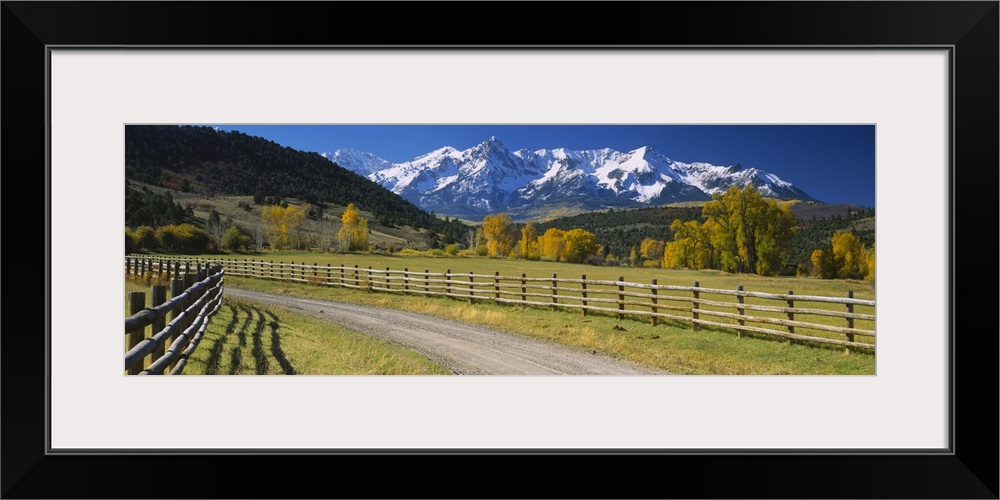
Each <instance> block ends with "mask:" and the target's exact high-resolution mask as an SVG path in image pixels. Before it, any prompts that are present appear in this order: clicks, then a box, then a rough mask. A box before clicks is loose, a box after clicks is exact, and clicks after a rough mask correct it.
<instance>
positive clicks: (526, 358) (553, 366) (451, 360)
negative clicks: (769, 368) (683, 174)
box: [225, 287, 669, 375]
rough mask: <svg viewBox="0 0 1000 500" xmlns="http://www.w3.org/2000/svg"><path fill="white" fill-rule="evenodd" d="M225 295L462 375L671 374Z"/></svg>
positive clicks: (474, 335) (398, 319) (550, 347)
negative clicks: (395, 348)
mask: <svg viewBox="0 0 1000 500" xmlns="http://www.w3.org/2000/svg"><path fill="white" fill-rule="evenodd" d="M225 293H226V295H227V296H229V297H238V298H243V299H247V300H253V301H257V302H262V303H265V304H275V305H280V306H283V307H286V308H289V309H292V310H297V311H300V312H302V313H304V314H308V315H311V316H315V317H318V318H323V319H326V320H329V321H331V322H334V323H337V324H339V325H342V326H344V327H346V328H348V329H350V330H354V331H356V332H360V333H363V334H366V335H370V336H372V337H376V338H379V339H382V340H385V341H388V342H391V343H394V344H398V345H402V346H406V347H408V348H410V349H413V350H415V351H417V352H420V353H422V354H423V355H425V356H427V357H428V358H430V359H432V360H434V361H436V362H437V363H439V364H441V366H444V367H445V368H447V369H449V370H451V371H452V372H453V373H455V374H460V375H669V373H668V372H665V371H660V370H657V369H655V368H646V367H641V366H636V365H633V364H630V363H626V362H624V361H621V360H618V359H615V358H612V357H610V356H607V355H603V354H599V353H596V352H592V351H585V350H582V349H577V348H572V347H568V346H562V345H558V344H554V343H550V342H545V341H542V340H537V339H533V338H530V337H526V336H522V335H513V334H509V333H504V332H501V331H498V330H494V329H491V328H488V327H484V326H479V325H470V324H466V323H461V322H458V321H452V320H447V319H443V318H438V317H434V316H428V315H424V314H418V313H413V312H408V311H399V310H395V309H384V308H377V307H369V306H362V305H356V304H346V303H338V302H326V301H320V300H312V299H302V298H296V297H287V296H283V295H272V294H267V293H261V292H254V291H248V290H238V289H233V288H228V287H227V288H226V292H225ZM512 313H513V311H512Z"/></svg>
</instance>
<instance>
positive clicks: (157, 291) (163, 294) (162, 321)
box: [149, 285, 167, 361]
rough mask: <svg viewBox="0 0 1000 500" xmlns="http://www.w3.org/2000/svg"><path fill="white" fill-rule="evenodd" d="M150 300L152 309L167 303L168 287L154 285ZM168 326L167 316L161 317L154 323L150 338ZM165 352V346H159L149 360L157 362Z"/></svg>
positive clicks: (151, 289)
mask: <svg viewBox="0 0 1000 500" xmlns="http://www.w3.org/2000/svg"><path fill="white" fill-rule="evenodd" d="M150 299H151V303H150V307H156V306H158V305H160V304H163V303H164V302H166V301H167V287H165V286H163V285H153V286H152V287H151V288H150ZM166 326H167V316H166V315H163V316H160V317H159V318H158V319H156V320H155V321H153V329H152V331H151V332H150V337H152V336H153V335H156V334H157V333H160V331H161V330H163V329H164V328H166ZM164 350H165V349H164V345H163V344H160V345H158V346H157V347H156V348H155V349H153V354H152V356H151V357H150V358H149V359H150V360H152V361H155V360H156V359H157V358H159V357H160V356H163V352H164Z"/></svg>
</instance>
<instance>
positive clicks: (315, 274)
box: [313, 262, 319, 282]
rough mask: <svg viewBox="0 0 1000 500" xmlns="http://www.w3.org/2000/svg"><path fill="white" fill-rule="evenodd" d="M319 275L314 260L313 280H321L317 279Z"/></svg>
mask: <svg viewBox="0 0 1000 500" xmlns="http://www.w3.org/2000/svg"><path fill="white" fill-rule="evenodd" d="M317 277H318V276H317V273H316V263H315V262H313V281H314V282H318V281H319V280H317V279H316V278H317Z"/></svg>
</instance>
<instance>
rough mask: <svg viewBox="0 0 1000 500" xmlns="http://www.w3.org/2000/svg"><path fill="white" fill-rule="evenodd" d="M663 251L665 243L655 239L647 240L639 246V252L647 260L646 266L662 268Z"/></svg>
mask: <svg viewBox="0 0 1000 500" xmlns="http://www.w3.org/2000/svg"><path fill="white" fill-rule="evenodd" d="M663 250H664V243H663V242H662V241H660V240H655V239H653V238H646V239H644V240H642V243H641V244H640V245H639V252H640V254H641V255H642V258H644V259H646V265H652V266H653V267H659V266H660V262H661V261H662V260H663ZM650 262H652V264H650Z"/></svg>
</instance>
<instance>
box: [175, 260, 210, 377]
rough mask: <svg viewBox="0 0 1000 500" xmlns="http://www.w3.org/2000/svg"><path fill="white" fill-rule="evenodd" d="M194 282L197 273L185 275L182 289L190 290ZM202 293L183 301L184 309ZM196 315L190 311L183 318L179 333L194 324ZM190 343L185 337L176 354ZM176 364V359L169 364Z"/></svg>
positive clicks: (189, 338)
mask: <svg viewBox="0 0 1000 500" xmlns="http://www.w3.org/2000/svg"><path fill="white" fill-rule="evenodd" d="M196 282H198V274H197V273H187V274H185V275H184V289H185V290H188V289H190V288H191V287H192V286H194V284H195V283H196ZM202 293H205V292H204V290H202V291H201V293H197V294H192V295H191V296H190V297H188V299H187V300H186V301H184V309H187V308H189V307H191V305H192V304H194V303H195V302H196V301H197V300H198V299H200V298H201V294H202ZM197 315H198V314H197V312H196V311H190V312H188V314H187V316H185V319H184V321H183V322H182V323H184V327H183V328H181V332H183V331H184V330H187V329H188V327H189V326H191V325H193V324H194V319H195V316H197ZM190 343H191V337H187V338H186V339H185V340H184V342H182V343H181V346H180V348H179V350H178V351H177V354H180V353H181V352H183V351H184V349H187V346H188V345H189V344H190ZM176 364H177V359H176V358H175V359H174V362H173V363H171V365H173V366H176ZM173 366H171V367H170V368H171V369H173Z"/></svg>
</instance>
